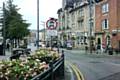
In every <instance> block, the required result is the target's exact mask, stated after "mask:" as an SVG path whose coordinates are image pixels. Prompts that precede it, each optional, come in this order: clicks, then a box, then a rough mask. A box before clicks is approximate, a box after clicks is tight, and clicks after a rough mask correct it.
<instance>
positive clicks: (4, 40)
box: [3, 2, 6, 55]
mask: <svg viewBox="0 0 120 80" xmlns="http://www.w3.org/2000/svg"><path fill="white" fill-rule="evenodd" d="M5 35H6V34H5V3H4V2H3V55H5V45H6V39H5Z"/></svg>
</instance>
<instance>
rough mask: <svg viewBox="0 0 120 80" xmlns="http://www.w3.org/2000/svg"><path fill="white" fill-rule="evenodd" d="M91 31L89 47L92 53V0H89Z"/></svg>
mask: <svg viewBox="0 0 120 80" xmlns="http://www.w3.org/2000/svg"><path fill="white" fill-rule="evenodd" d="M89 17H90V18H89V26H90V28H89V30H90V32H89V33H90V35H89V40H90V41H89V47H90V53H92V0H89Z"/></svg>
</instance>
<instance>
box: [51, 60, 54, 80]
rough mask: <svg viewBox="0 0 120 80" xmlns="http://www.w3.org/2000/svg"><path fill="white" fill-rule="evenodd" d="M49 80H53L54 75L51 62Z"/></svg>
mask: <svg viewBox="0 0 120 80" xmlns="http://www.w3.org/2000/svg"><path fill="white" fill-rule="evenodd" d="M50 68H51V70H50V80H54V73H53V62H52V61H51V62H50Z"/></svg>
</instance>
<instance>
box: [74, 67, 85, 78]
mask: <svg viewBox="0 0 120 80" xmlns="http://www.w3.org/2000/svg"><path fill="white" fill-rule="evenodd" d="M73 66H74V67H75V68H76V70H77V71H78V73H79V75H80V77H81V80H85V79H84V77H83V74H82V73H81V71H80V70H79V69H78V67H77V66H76V65H73Z"/></svg>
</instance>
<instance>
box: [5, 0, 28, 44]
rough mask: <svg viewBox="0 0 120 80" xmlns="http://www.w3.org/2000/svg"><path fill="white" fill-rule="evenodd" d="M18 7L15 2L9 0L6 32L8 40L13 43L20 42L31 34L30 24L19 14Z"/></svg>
mask: <svg viewBox="0 0 120 80" xmlns="http://www.w3.org/2000/svg"><path fill="white" fill-rule="evenodd" d="M19 9H20V8H17V5H14V4H13V0H8V2H7V7H6V8H5V10H4V11H5V29H6V30H5V32H6V35H5V36H6V37H5V38H6V39H10V40H11V41H12V42H13V41H15V42H18V45H19V40H22V39H23V38H24V37H26V36H27V35H28V34H29V29H28V27H29V25H30V24H29V23H26V21H25V20H23V19H22V15H21V14H20V13H18V10H19Z"/></svg>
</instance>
